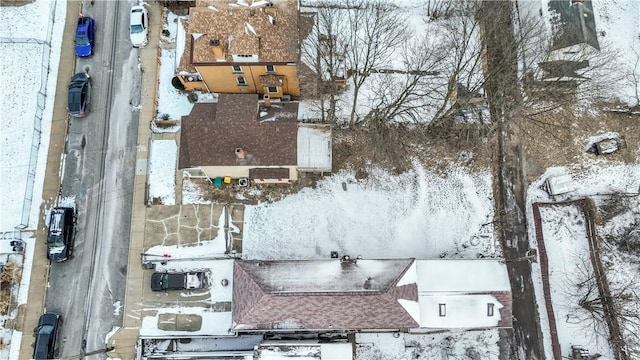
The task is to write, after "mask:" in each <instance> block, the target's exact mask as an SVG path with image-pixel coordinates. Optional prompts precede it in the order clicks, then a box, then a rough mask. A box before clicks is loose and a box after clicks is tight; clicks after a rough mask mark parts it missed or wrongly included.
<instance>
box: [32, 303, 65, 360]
mask: <svg viewBox="0 0 640 360" xmlns="http://www.w3.org/2000/svg"><path fill="white" fill-rule="evenodd" d="M61 322H62V317H61V316H60V315H58V314H53V313H46V314H43V315H42V316H40V320H38V327H37V328H36V329H35V331H34V336H35V337H36V342H35V344H34V345H33V358H34V359H36V360H39V359H55V358H56V354H55V352H56V341H57V338H58V328H59V327H60V323H61Z"/></svg>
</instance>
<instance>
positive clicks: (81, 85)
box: [68, 72, 91, 117]
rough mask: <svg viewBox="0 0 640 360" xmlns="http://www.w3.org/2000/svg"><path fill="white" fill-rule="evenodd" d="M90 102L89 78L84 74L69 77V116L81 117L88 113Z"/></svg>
mask: <svg viewBox="0 0 640 360" xmlns="http://www.w3.org/2000/svg"><path fill="white" fill-rule="evenodd" d="M90 102H91V77H90V76H89V74H87V73H86V72H83V73H78V74H75V75H73V77H71V82H70V83H69V103H68V111H69V115H71V116H75V117H83V116H85V115H87V113H88V112H89V105H90Z"/></svg>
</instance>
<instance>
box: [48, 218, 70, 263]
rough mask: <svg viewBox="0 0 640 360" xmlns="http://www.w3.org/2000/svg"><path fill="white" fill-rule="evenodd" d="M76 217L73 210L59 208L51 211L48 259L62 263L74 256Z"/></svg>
mask: <svg viewBox="0 0 640 360" xmlns="http://www.w3.org/2000/svg"><path fill="white" fill-rule="evenodd" d="M74 228H75V216H74V211H73V208H68V207H57V208H53V210H51V216H50V217H49V232H48V233H47V258H48V259H49V260H51V261H55V262H61V261H65V260H67V259H69V257H70V256H71V255H72V254H73V238H74V233H75V229H74Z"/></svg>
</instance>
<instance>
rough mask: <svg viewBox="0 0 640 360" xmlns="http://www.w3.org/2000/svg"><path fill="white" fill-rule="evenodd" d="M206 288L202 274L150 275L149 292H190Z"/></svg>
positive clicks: (157, 273)
mask: <svg viewBox="0 0 640 360" xmlns="http://www.w3.org/2000/svg"><path fill="white" fill-rule="evenodd" d="M205 286H206V283H205V276H204V272H187V273H166V272H164V273H163V272H156V273H153V275H151V290H153V291H165V290H192V289H202V288H203V287H205Z"/></svg>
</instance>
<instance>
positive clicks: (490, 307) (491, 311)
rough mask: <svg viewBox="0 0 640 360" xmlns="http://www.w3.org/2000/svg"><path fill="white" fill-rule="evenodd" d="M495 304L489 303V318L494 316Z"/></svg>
mask: <svg viewBox="0 0 640 360" xmlns="http://www.w3.org/2000/svg"><path fill="white" fill-rule="evenodd" d="M493 308H494V304H492V303H487V316H493Z"/></svg>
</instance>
